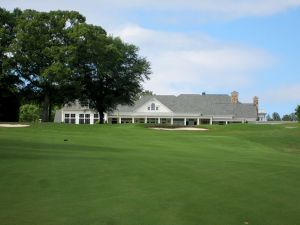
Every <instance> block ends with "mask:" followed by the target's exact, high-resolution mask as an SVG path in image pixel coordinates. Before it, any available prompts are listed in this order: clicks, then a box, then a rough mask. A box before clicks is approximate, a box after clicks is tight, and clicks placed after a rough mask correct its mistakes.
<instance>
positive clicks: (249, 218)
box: [0, 124, 300, 225]
mask: <svg viewBox="0 0 300 225" xmlns="http://www.w3.org/2000/svg"><path fill="white" fill-rule="evenodd" d="M291 126H292V127H296V128H289V127H291ZM209 128H210V130H209V131H159V130H151V129H147V128H144V127H142V126H138V125H136V126H134V125H94V126H90V125H63V124H36V125H31V126H30V127H28V128H0V224H1V225H96V224H101V225H102V224H103V225H243V224H247V223H248V224H250V225H252V224H253V225H254V224H256V225H298V224H300V126H299V125H298V124H292V125H249V124H248V125H246V124H245V125H228V126H210V127H209ZM64 139H67V140H68V141H64Z"/></svg>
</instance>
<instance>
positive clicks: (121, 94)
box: [0, 8, 150, 122]
mask: <svg viewBox="0 0 300 225" xmlns="http://www.w3.org/2000/svg"><path fill="white" fill-rule="evenodd" d="M0 16H1V20H0V41H1V43H0V44H1V45H0V63H1V67H0V68H1V76H2V71H5V73H6V74H9V75H10V77H15V78H16V79H17V81H16V80H14V81H13V82H12V83H13V85H12V86H14V87H16V86H17V85H16V84H18V87H22V90H21V91H22V96H25V98H32V96H33V99H34V100H35V101H37V102H39V103H43V104H42V105H43V113H42V117H43V121H49V120H50V118H51V112H52V107H53V105H56V104H63V103H66V102H69V101H72V100H74V99H77V98H79V99H80V100H81V101H89V105H90V106H91V107H92V108H94V109H97V110H98V111H99V113H100V121H101V122H103V112H104V111H109V110H112V109H114V108H115V107H116V105H118V104H130V103H133V101H134V100H135V99H134V97H135V96H136V95H137V94H138V93H140V92H141V91H142V85H141V82H143V81H144V80H145V79H148V78H149V77H148V76H149V74H150V64H149V62H148V61H147V60H146V59H145V58H143V57H140V56H139V55H138V48H137V47H136V46H134V45H131V44H127V43H124V42H122V40H121V39H119V38H113V37H111V36H108V35H107V33H106V32H105V30H104V29H103V28H101V27H99V26H94V25H89V24H86V23H85V18H84V17H83V16H82V15H81V14H79V13H78V12H75V11H50V12H38V11H35V10H30V9H29V10H24V11H21V10H15V11H14V12H13V13H10V12H8V11H6V10H4V9H2V8H0ZM4 68H5V69H4ZM0 78H1V77H0ZM1 79H2V78H1ZM2 80H3V79H2ZM3 81H5V83H6V82H7V79H6V80H3ZM21 81H22V82H21ZM17 82H19V83H17ZM19 94H20V93H19ZM27 100H28V99H27ZM30 100H31V99H30Z"/></svg>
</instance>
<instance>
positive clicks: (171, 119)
mask: <svg viewBox="0 0 300 225" xmlns="http://www.w3.org/2000/svg"><path fill="white" fill-rule="evenodd" d="M171 125H173V117H171Z"/></svg>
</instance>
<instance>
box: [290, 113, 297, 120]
mask: <svg viewBox="0 0 300 225" xmlns="http://www.w3.org/2000/svg"><path fill="white" fill-rule="evenodd" d="M290 116H291V121H297V115H296V113H291V114H290Z"/></svg>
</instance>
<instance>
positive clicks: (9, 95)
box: [0, 8, 20, 121]
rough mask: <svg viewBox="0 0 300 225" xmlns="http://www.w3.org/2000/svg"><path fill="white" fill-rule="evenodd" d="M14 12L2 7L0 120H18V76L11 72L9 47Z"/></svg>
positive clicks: (14, 16)
mask: <svg viewBox="0 0 300 225" xmlns="http://www.w3.org/2000/svg"><path fill="white" fill-rule="evenodd" d="M19 13H20V10H14V11H13V12H9V11H6V10H5V9H2V8H0V121H17V120H18V111H19V98H18V89H17V85H18V84H19V79H18V77H16V76H14V75H13V74H10V69H11V67H10V63H9V47H10V45H11V43H12V41H13V40H14V38H15V31H14V28H15V25H16V17H17V15H18V14H19Z"/></svg>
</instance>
